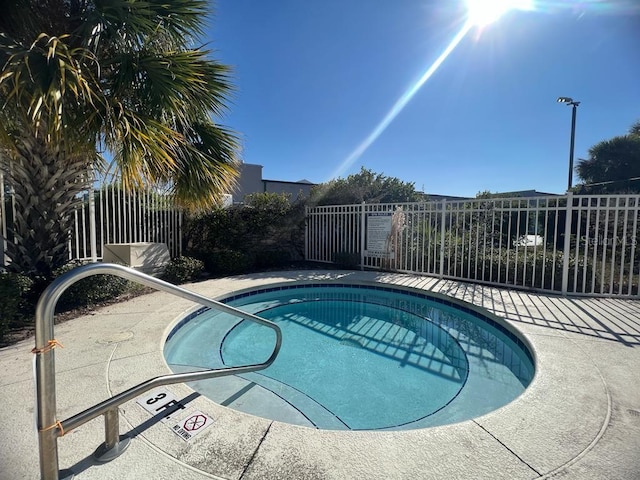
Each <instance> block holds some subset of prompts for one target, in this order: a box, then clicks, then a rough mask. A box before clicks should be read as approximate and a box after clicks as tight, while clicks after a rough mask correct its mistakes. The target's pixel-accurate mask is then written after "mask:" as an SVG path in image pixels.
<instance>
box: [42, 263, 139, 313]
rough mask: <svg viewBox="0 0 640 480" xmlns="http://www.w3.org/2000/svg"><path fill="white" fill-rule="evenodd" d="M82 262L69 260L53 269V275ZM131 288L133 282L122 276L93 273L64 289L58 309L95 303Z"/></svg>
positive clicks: (132, 287) (67, 270) (64, 271)
mask: <svg viewBox="0 0 640 480" xmlns="http://www.w3.org/2000/svg"><path fill="white" fill-rule="evenodd" d="M82 264H83V263H82V262H79V261H72V262H69V263H68V264H66V265H64V266H62V267H60V268H58V269H57V270H55V271H54V276H55V277H56V278H57V277H59V276H60V275H63V274H65V273H67V272H69V271H71V270H73V269H74V268H76V267H78V266H80V265H82ZM132 290H134V284H133V283H132V282H130V281H129V280H126V279H124V278H120V277H116V276H115V275H93V276H91V277H87V278H83V279H82V280H80V281H78V282H77V283H74V284H73V285H71V286H70V287H69V288H68V289H67V290H65V292H64V293H63V294H62V296H61V297H60V300H59V301H58V309H59V310H70V309H73V308H78V307H86V306H89V305H95V304H97V303H100V302H104V301H107V300H111V299H113V298H116V297H118V296H119V295H122V294H123V293H126V292H129V291H132Z"/></svg>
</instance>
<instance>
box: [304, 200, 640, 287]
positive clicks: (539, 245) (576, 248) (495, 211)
mask: <svg viewBox="0 0 640 480" xmlns="http://www.w3.org/2000/svg"><path fill="white" fill-rule="evenodd" d="M639 217H640V195H601V196H597V195H584V196H582V195H581V196H576V195H572V194H568V195H567V196H553V197H551V196H550V197H534V198H495V199H475V200H467V201H440V202H425V203H407V204H362V205H341V206H322V207H313V208H309V209H307V232H306V258H307V260H311V261H319V262H336V263H339V264H340V263H342V264H351V265H354V266H355V265H359V266H361V267H364V268H371V269H383V270H391V271H399V272H408V273H418V274H429V275H437V276H440V277H442V278H452V279H461V280H468V281H474V282H480V283H487V284H493V285H508V286H514V287H519V288H527V289H534V290H539V291H553V292H562V293H571V294H586V295H615V296H637V295H638V282H639V277H640V272H639V265H640V251H638V248H637V247H638V237H639V229H640V225H638V223H639V222H638V220H639Z"/></svg>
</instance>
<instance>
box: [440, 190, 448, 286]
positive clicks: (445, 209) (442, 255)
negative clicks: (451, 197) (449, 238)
mask: <svg viewBox="0 0 640 480" xmlns="http://www.w3.org/2000/svg"><path fill="white" fill-rule="evenodd" d="M446 202H447V201H446V200H442V219H441V221H440V278H442V277H443V276H444V238H445V236H444V233H445V232H444V230H445V222H446V218H447V205H446Z"/></svg>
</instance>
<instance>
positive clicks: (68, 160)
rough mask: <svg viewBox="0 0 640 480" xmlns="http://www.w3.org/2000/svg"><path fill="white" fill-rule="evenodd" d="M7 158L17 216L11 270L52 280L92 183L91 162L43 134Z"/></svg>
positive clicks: (66, 254)
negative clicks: (67, 152)
mask: <svg viewBox="0 0 640 480" xmlns="http://www.w3.org/2000/svg"><path fill="white" fill-rule="evenodd" d="M20 140H21V141H20V143H19V144H18V145H17V148H16V151H15V154H14V155H13V156H12V158H11V159H10V160H9V162H8V176H9V183H10V185H11V188H12V189H13V194H14V199H15V216H14V221H13V225H11V226H10V227H11V228H10V229H9V235H8V236H9V238H8V239H7V247H8V249H7V250H8V257H9V259H10V262H11V263H10V265H9V267H8V268H9V269H10V270H12V271H17V272H22V273H25V274H30V275H41V276H44V277H46V278H50V277H51V274H52V272H53V270H55V269H56V268H57V267H60V266H61V265H63V264H65V263H66V262H67V261H68V260H69V248H68V239H69V235H70V232H71V227H72V223H73V211H74V208H75V207H76V206H78V205H80V204H81V203H82V201H83V199H82V197H81V195H80V194H81V193H82V192H83V191H85V190H86V189H87V188H88V187H89V185H90V179H89V177H88V175H87V167H86V166H87V161H86V159H84V158H79V157H78V156H71V157H70V156H69V155H64V154H63V153H62V152H61V151H60V150H59V149H58V148H56V147H53V148H54V149H55V150H53V151H52V145H51V143H49V142H46V141H43V140H41V139H39V138H33V137H32V138H24V137H23V138H21V139H20Z"/></svg>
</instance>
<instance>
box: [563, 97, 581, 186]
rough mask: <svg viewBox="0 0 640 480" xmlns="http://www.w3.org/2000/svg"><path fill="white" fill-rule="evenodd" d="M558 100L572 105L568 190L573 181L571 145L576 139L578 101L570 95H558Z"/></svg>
mask: <svg viewBox="0 0 640 480" xmlns="http://www.w3.org/2000/svg"><path fill="white" fill-rule="evenodd" d="M558 102H559V103H566V104H567V105H571V106H572V107H573V111H572V112H571V146H570V147H569V181H568V183H567V191H569V190H571V185H572V183H573V145H574V143H575V139H576V111H577V110H578V105H580V102H576V101H574V100H573V98H570V97H558Z"/></svg>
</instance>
